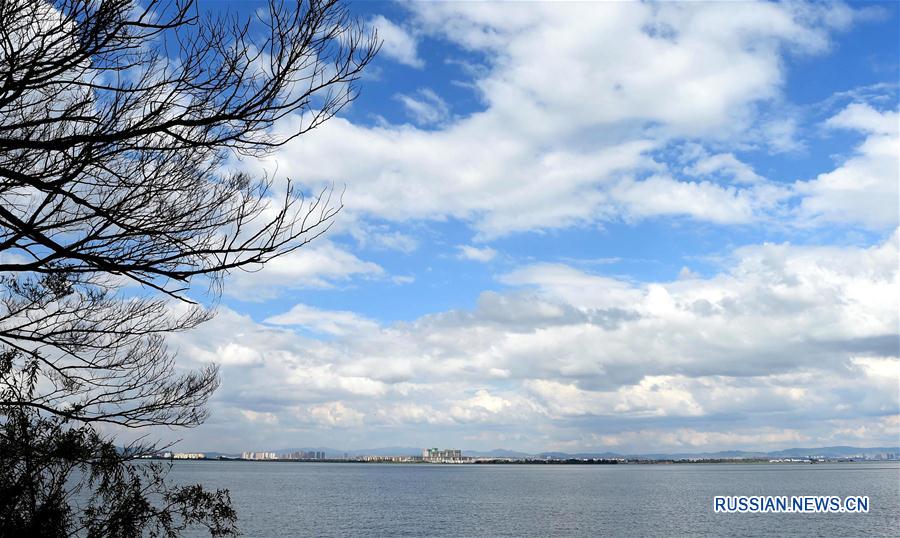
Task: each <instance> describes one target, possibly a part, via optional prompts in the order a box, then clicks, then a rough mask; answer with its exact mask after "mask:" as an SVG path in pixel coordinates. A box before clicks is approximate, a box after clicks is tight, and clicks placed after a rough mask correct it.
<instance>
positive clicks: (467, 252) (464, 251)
mask: <svg viewBox="0 0 900 538" xmlns="http://www.w3.org/2000/svg"><path fill="white" fill-rule="evenodd" d="M456 248H457V250H458V251H459V254H458V257H459V258H460V259H462V260H472V261H476V262H489V261H491V260H493V259H494V258H495V257H496V256H497V251H496V250H494V249H492V248H491V247H475V246H472V245H459V246H458V247H456Z"/></svg>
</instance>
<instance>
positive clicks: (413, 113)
mask: <svg viewBox="0 0 900 538" xmlns="http://www.w3.org/2000/svg"><path fill="white" fill-rule="evenodd" d="M395 97H396V99H397V100H398V101H400V103H402V104H403V107H404V108H405V109H406V113H407V114H408V115H409V117H411V118H412V119H413V121H415V122H416V123H417V124H419V125H435V124H439V123H442V122H444V121H446V120H447V119H448V118H449V117H450V107H449V106H448V105H447V102H446V101H444V100H443V99H441V96H440V95H438V94H436V93H434V91H433V90H431V89H429V88H420V89H419V90H418V91H417V92H416V93H415V94H413V95H404V94H400V95H397V96H395Z"/></svg>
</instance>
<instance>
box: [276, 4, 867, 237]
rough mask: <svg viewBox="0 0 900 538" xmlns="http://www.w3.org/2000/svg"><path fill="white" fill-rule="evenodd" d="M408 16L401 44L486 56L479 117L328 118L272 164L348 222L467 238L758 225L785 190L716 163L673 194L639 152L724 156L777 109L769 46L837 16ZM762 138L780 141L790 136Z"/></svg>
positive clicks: (812, 46) (415, 100) (698, 9)
mask: <svg viewBox="0 0 900 538" xmlns="http://www.w3.org/2000/svg"><path fill="white" fill-rule="evenodd" d="M411 8H412V10H413V12H414V18H413V21H412V23H411V24H414V25H415V26H416V28H417V30H416V31H417V32H419V33H421V34H422V35H428V36H432V37H438V38H441V39H446V40H450V41H451V42H453V43H454V44H456V45H458V46H460V47H462V48H465V49H468V50H472V51H474V52H476V53H479V54H482V53H483V54H485V55H486V56H487V57H489V58H491V60H490V61H489V62H488V63H487V64H486V66H485V67H486V68H485V69H484V70H482V71H478V72H476V74H475V75H474V77H475V79H474V80H473V81H472V84H473V85H474V87H475V88H476V89H477V92H478V93H479V96H478V97H480V98H481V100H482V102H483V103H484V106H485V108H484V110H481V111H478V112H475V113H471V114H470V115H468V116H465V117H456V118H452V119H451V118H449V116H448V113H449V112H448V110H447V109H448V107H446V106H444V105H445V103H443V101H442V100H441V99H440V98H439V97H438V96H436V95H433V94H428V93H419V94H414V95H406V96H402V97H401V99H402V101H403V102H405V103H406V105H407V106H408V107H409V108H410V111H411V112H412V113H413V115H414V117H415V118H417V121H420V122H421V123H423V124H428V125H435V124H437V125H439V128H438V129H418V128H415V127H413V126H411V125H389V124H387V125H380V126H375V127H365V126H361V125H356V124H353V123H351V122H349V121H347V120H344V119H341V118H336V119H334V120H332V121H330V122H328V123H327V124H326V125H323V126H322V127H321V128H320V129H317V130H315V131H313V132H311V133H308V134H307V135H306V136H304V137H303V140H302V142H301V141H296V142H293V143H290V144H288V145H287V146H286V147H284V148H283V149H282V150H281V151H280V152H279V154H278V155H276V156H275V157H273V160H277V161H278V163H279V166H278V170H279V173H284V174H285V175H286V176H289V177H292V178H294V179H297V180H300V181H303V182H305V183H307V184H310V185H317V184H331V182H340V183H346V184H347V194H346V197H345V203H346V208H347V209H346V211H347V212H348V213H349V214H355V215H362V216H364V217H376V218H379V219H387V220H390V221H397V222H399V221H408V220H410V219H444V218H448V217H452V218H457V219H461V220H463V221H465V222H467V223H469V224H471V225H472V226H473V227H474V228H475V229H476V230H477V232H478V233H479V236H480V237H481V238H489V237H494V236H500V235H504V234H509V233H513V232H517V231H525V230H542V229H554V228H565V227H570V226H577V225H585V224H590V223H594V222H597V221H604V220H612V219H618V218H626V219H638V218H647V217H653V216H658V215H685V216H688V217H690V218H694V219H698V220H709V221H712V222H717V223H746V222H751V221H754V220H759V219H761V218H765V217H766V216H767V215H768V214H769V212H771V211H773V210H774V207H775V206H777V205H778V204H779V203H781V202H782V201H783V200H784V198H785V195H784V193H783V192H782V190H781V189H778V188H776V187H775V186H773V185H771V184H768V183H765V182H760V181H759V179H758V177H756V176H755V172H753V171H752V170H750V169H748V167H746V166H742V165H741V163H739V162H738V161H737V159H733V160H731V161H730V162H725V159H726V157H727V155H728V153H727V152H721V154H722V155H723V156H719V157H716V156H715V155H714V156H713V157H711V158H712V159H715V158H718V159H719V161H720V162H719V163H718V164H716V163H715V162H713V163H705V165H706V166H707V167H711V168H710V173H713V172H715V174H716V175H717V177H715V178H712V179H705V180H700V181H696V180H695V181H681V180H680V179H679V178H678V174H677V172H679V171H678V170H667V165H666V164H665V163H662V162H658V161H656V160H654V158H653V157H652V152H654V151H655V150H660V149H663V148H666V147H670V146H671V145H672V144H678V143H681V142H683V141H684V140H693V141H696V142H697V143H700V144H703V143H715V144H718V145H723V144H728V143H734V144H737V145H740V143H742V140H743V138H744V137H745V134H746V133H747V132H748V129H751V128H755V122H758V121H759V120H760V118H759V114H758V113H757V110H756V109H757V105H758V104H760V103H767V102H772V101H773V100H777V99H779V98H780V93H781V88H782V85H783V82H784V79H785V74H784V66H785V62H784V58H783V56H784V54H788V52H786V51H787V50H790V51H791V52H790V53H791V54H797V53H804V54H805V53H818V52H822V51H825V50H826V49H827V47H828V33H829V31H830V30H831V29H832V28H834V27H841V26H844V25H845V24H846V23H847V21H848V20H850V19H852V15H850V14H848V10H847V8H845V7H842V6H798V5H794V4H768V3H740V4H734V5H732V4H727V5H725V4H721V5H720V4H702V5H701V4H690V3H688V4H674V3H673V4H658V5H649V4H640V3H633V4H632V3H627V4H626V3H607V4H600V5H596V4H591V5H585V4H552V5H551V4H542V3H529V4H523V5H520V6H517V8H516V9H515V10H509V9H507V7H505V6H502V5H489V4H468V3H421V4H414V5H412V7H411ZM835 21H843V22H842V23H841V24H837V22H835ZM597 51H603V54H598V53H597ZM697 58H702V59H703V61H697ZM282 127H283V128H285V129H289V128H290V126H289V125H287V124H285V125H283V126H282ZM770 127H771V128H770V129H769V131H771V132H773V133H775V132H777V133H781V134H780V135H779V136H781V138H782V139H784V140H781V142H778V144H781V145H782V146H783V145H784V144H785V143H786V142H785V140H786V138H785V137H789V136H790V133H791V132H793V131H792V127H791V126H790V125H787V124H783V125H780V126H778V125H772V126H770ZM773 143H774V142H773ZM348 155H352V156H353V157H352V158H347V156H348ZM703 164H704V163H697V165H696V166H700V167H701V168H702V166H703ZM714 165H715V166H714ZM713 168H715V170H713ZM648 173H651V174H652V179H651V181H650V182H649V183H645V182H643V181H641V180H640V179H638V178H642V177H646V175H647V174H648ZM721 175H728V176H729V177H728V178H727V181H728V182H729V183H731V182H732V180H736V182H734V183H733V184H731V185H727V186H723V185H720V184H719V182H720V181H721V180H722V179H723V178H722V177H719V176H721ZM691 179H693V178H691ZM748 182H752V183H748ZM647 198H649V200H645V199H647Z"/></svg>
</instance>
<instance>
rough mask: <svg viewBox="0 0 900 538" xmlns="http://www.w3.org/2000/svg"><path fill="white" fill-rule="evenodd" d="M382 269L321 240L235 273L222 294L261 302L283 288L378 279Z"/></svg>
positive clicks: (317, 286)
mask: <svg viewBox="0 0 900 538" xmlns="http://www.w3.org/2000/svg"><path fill="white" fill-rule="evenodd" d="M382 275H384V270H383V269H382V268H381V267H380V266H379V265H378V264H375V263H372V262H368V261H364V260H361V259H359V258H357V257H356V256H355V255H354V254H352V253H350V252H349V251H348V250H346V249H345V248H343V247H340V246H338V245H336V244H335V243H332V242H330V241H328V240H324V239H320V240H318V241H316V242H315V243H311V244H309V245H308V246H304V247H303V248H300V249H298V250H295V251H293V252H291V253H289V254H286V255H284V256H280V257H278V258H275V259H274V260H271V261H270V262H268V263H267V264H266V265H265V267H264V268H261V270H260V271H257V272H245V271H241V272H236V273H234V274H232V275H231V276H230V278H229V279H228V286H226V288H225V292H226V293H227V294H229V295H232V296H235V297H238V298H241V299H245V300H250V301H254V300H264V299H268V298H272V297H274V296H277V294H278V293H279V292H280V291H282V290H285V289H299V288H330V287H332V286H334V285H335V283H336V282H341V281H347V280H348V279H351V278H354V277H364V278H377V277H381V276H382Z"/></svg>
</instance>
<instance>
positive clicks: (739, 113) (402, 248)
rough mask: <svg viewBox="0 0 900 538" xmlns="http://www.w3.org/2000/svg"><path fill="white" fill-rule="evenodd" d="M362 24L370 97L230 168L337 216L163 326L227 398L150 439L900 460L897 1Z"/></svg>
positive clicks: (538, 11)
mask: <svg viewBox="0 0 900 538" xmlns="http://www.w3.org/2000/svg"><path fill="white" fill-rule="evenodd" d="M259 5H261V4H259ZM259 5H258V4H257V3H254V2H236V3H231V4H229V7H230V8H234V9H236V10H238V11H240V12H241V13H244V14H248V13H251V12H252V11H253V10H255V9H256V8H257V7H259ZM217 6H218V4H216V3H214V2H211V1H209V0H204V1H202V2H201V3H200V8H201V10H202V9H207V8H210V9H217ZM350 8H351V10H352V12H353V13H354V14H355V15H357V16H359V17H360V18H361V20H362V21H363V22H364V23H365V24H367V25H370V26H371V27H374V28H377V29H378V30H379V34H380V36H381V38H382V39H384V46H383V48H382V50H381V54H380V55H379V57H378V58H377V59H376V61H375V62H374V63H373V64H372V65H371V66H370V67H371V69H369V70H367V71H366V73H365V75H364V77H363V79H362V80H361V81H360V88H361V91H362V93H361V96H360V98H359V99H358V100H357V101H355V102H354V103H353V104H352V105H351V106H349V107H347V108H346V109H344V110H343V111H342V112H341V113H340V114H339V115H338V116H337V117H336V118H334V119H332V120H331V121H329V122H327V123H326V124H324V125H322V126H321V127H320V128H318V129H316V130H314V131H312V132H310V133H307V134H305V135H304V136H302V137H300V138H298V139H297V140H295V141H294V142H291V143H289V144H288V145H286V146H285V147H283V148H280V149H278V150H277V151H276V152H275V153H274V154H273V155H271V156H270V157H267V158H265V159H264V160H261V161H260V160H255V159H251V158H248V157H244V158H242V159H237V158H235V159H233V160H232V161H230V162H229V163H228V164H227V166H229V167H231V168H233V169H234V170H250V171H253V172H259V171H262V170H265V171H267V172H268V173H269V174H271V176H272V177H273V178H274V180H275V182H276V183H275V186H276V189H277V187H278V186H279V185H281V184H282V183H281V182H282V181H283V180H284V179H285V178H290V179H291V180H293V181H294V182H296V184H298V185H302V186H303V188H304V189H305V190H306V191H308V192H318V191H319V190H320V189H322V188H324V187H328V186H331V185H335V187H336V189H337V191H340V193H341V194H342V196H343V199H342V200H343V204H344V209H343V211H342V212H341V213H340V215H339V216H338V217H337V219H336V221H335V224H334V227H333V228H332V229H331V230H330V231H329V232H328V233H327V234H326V235H325V236H323V237H320V238H318V239H317V240H315V241H313V242H312V243H310V244H309V245H306V246H305V247H303V248H301V249H299V250H298V251H296V252H293V253H291V254H290V255H287V256H285V257H283V258H279V259H276V260H274V261H273V262H272V263H270V264H268V265H266V267H265V268H264V269H263V270H262V271H260V272H256V273H245V272H236V273H235V274H232V275H230V276H229V277H228V278H226V279H225V281H224V285H223V297H222V299H221V301H220V302H219V303H218V304H217V305H216V306H217V308H218V317H216V318H215V319H214V320H212V321H210V322H209V323H207V324H204V325H203V326H201V327H200V328H199V329H197V330H195V331H190V332H187V333H183V334H177V335H174V336H173V337H172V338H170V339H169V342H170V344H171V346H172V349H174V350H177V351H178V363H179V364H180V365H182V366H184V367H186V368H196V367H199V366H201V365H203V364H207V363H209V362H217V363H219V364H220V365H221V386H220V388H219V390H218V391H217V392H216V393H215V394H214V396H213V398H212V400H211V402H210V405H209V410H210V413H211V414H210V417H209V419H208V420H207V421H206V423H204V424H203V425H202V426H200V427H198V428H194V429H190V430H187V431H169V430H161V431H160V432H159V434H160V436H161V437H162V438H163V439H164V440H165V441H173V440H177V439H181V442H180V443H179V444H178V445H177V448H176V449H177V450H179V451H184V452H190V451H198V452H199V451H202V450H208V449H210V448H211V447H216V448H217V449H218V450H221V451H226V452H234V453H240V452H243V451H248V450H257V449H259V450H269V449H271V448H273V447H279V446H282V447H288V446H296V445H298V444H302V445H308V446H391V445H395V446H397V445H399V446H421V447H427V446H465V447H470V448H472V449H478V450H490V449H492V448H496V447H508V448H509V449H511V450H520V451H525V452H534V451H565V452H571V453H574V452H582V451H594V450H598V451H613V452H622V453H641V452H647V451H666V452H672V451H677V452H701V451H717V450H731V449H744V448H752V449H753V450H775V449H779V448H785V447H791V446H798V445H806V446H830V445H865V446H890V445H893V444H897V440H898V437H900V386H898V379H900V335H898V332H900V331H898V327H900V315H898V309H897V304H898V301H900V269H898V259H900V232H898V231H897V230H898V223H900V215H898V196H900V195H898V183H900V177H898V176H900V174H898V162H897V155H898V152H900V141H898V122H900V120H898V84H897V80H898V79H900V71H898V62H900V53H898V47H897V43H898V41H900V34H898V32H900V30H898V28H900V17H898V11H900V7H898V4H897V3H895V2H891V3H859V2H853V3H849V4H841V3H825V4H822V3H809V4H808V3H802V2H800V3H795V2H790V3H766V2H761V3H753V2H740V3H703V2H691V3H675V2H672V3H659V4H648V3H613V2H609V3H587V4H577V3H563V4H560V3H539V2H533V3H532V2H529V3H521V4H516V5H515V6H514V7H513V6H510V5H508V4H499V3H469V2H447V3H441V2H410V3H381V2H356V3H353V4H351V6H350ZM297 121H298V118H295V117H287V118H284V119H283V120H282V123H280V124H278V125H276V130H277V129H280V128H286V127H287V126H288V125H290V124H291V123H292V122H297ZM200 287H202V286H200ZM123 435H124V436H126V437H127V436H128V435H129V432H124V433H123ZM154 435H155V433H154ZM251 440H252V442H251ZM251 445H252V446H251ZM254 447H256V448H254ZM267 447H268V448H267Z"/></svg>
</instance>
